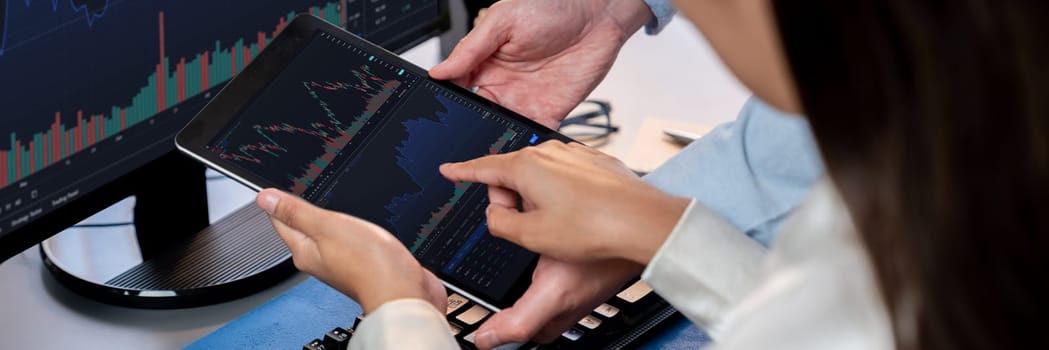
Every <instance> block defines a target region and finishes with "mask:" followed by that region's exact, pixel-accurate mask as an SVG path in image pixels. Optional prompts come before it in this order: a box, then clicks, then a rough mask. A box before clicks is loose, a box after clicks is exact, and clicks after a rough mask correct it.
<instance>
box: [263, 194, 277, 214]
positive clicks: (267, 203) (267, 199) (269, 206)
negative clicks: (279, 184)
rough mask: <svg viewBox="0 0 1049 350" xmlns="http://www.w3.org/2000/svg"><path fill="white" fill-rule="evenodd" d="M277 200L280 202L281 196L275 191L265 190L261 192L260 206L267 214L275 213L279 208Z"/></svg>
mask: <svg viewBox="0 0 1049 350" xmlns="http://www.w3.org/2000/svg"><path fill="white" fill-rule="evenodd" d="M277 202H280V197H278V196H277V195H275V194H273V193H268V192H263V193H260V194H259V206H260V207H262V210H265V211H266V213H267V214H270V215H273V212H274V211H275V210H277Z"/></svg>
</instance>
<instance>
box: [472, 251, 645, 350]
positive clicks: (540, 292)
mask: <svg viewBox="0 0 1049 350" xmlns="http://www.w3.org/2000/svg"><path fill="white" fill-rule="evenodd" d="M641 268H642V267H641V265H638V264H634V263H631V262H629V261H626V260H618V259H610V260H599V261H592V262H587V263H570V262H564V261H560V260H557V259H553V258H550V257H547V256H542V257H540V258H539V263H538V264H537V265H536V267H535V272H534V273H532V285H531V286H529V287H528V290H527V291H525V293H524V295H522V296H521V299H518V300H517V302H515V303H514V306H513V307H510V308H507V309H503V311H501V312H499V313H497V314H495V315H494V316H492V317H491V318H489V319H488V320H487V321H485V323H484V324H483V325H481V327H480V328H479V329H478V330H477V337H476V341H477V347H478V348H481V349H490V348H493V347H496V346H499V345H502V344H506V343H523V342H527V341H529V340H534V341H537V342H540V343H549V342H552V341H554V340H556V339H557V337H558V336H560V335H561V333H563V332H564V331H565V330H566V329H568V328H569V327H571V326H572V325H574V324H576V322H579V320H581V319H583V317H584V316H586V315H588V314H590V311H591V310H593V309H594V308H595V307H597V306H598V305H601V303H602V302H604V301H605V300H608V298H611V297H612V295H614V294H615V293H616V292H618V291H619V290H620V289H621V288H622V287H623V285H624V284H625V283H626V282H627V281H629V280H630V279H631V278H632V277H635V276H637V275H638V274H640V273H641Z"/></svg>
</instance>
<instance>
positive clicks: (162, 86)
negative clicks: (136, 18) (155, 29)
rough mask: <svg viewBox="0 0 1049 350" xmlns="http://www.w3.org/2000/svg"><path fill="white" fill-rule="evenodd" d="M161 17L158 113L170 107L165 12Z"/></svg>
mask: <svg viewBox="0 0 1049 350" xmlns="http://www.w3.org/2000/svg"><path fill="white" fill-rule="evenodd" d="M159 16H160V18H159V23H160V63H157V72H156V73H157V112H162V111H164V108H166V107H167V105H168V104H167V101H166V100H165V97H166V96H167V89H166V87H167V75H168V72H165V71H164V70H165V69H164V68H165V67H164V60H165V59H166V58H167V55H166V53H165V52H164V12H163V11H161V12H160V14H159Z"/></svg>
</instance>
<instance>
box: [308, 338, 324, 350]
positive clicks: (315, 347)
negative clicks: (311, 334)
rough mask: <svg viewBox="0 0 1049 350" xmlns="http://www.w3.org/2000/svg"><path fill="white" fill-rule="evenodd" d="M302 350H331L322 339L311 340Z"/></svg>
mask: <svg viewBox="0 0 1049 350" xmlns="http://www.w3.org/2000/svg"><path fill="white" fill-rule="evenodd" d="M302 350H329V349H328V348H327V347H325V346H324V343H323V342H321V340H320V339H314V340H311V341H310V342H309V343H306V345H303V346H302Z"/></svg>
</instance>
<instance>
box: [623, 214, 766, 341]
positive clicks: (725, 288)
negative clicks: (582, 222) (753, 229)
mask: <svg viewBox="0 0 1049 350" xmlns="http://www.w3.org/2000/svg"><path fill="white" fill-rule="evenodd" d="M765 252H766V249H765V247H763V246H762V245H760V244H758V243H757V242H755V241H754V240H753V239H751V238H750V237H747V236H746V235H745V234H743V232H741V231H740V230H739V229H737V228H736V227H735V226H733V225H732V224H730V223H728V222H727V221H725V220H724V219H722V218H721V217H720V216H719V215H717V214H716V213H714V212H713V211H711V210H710V209H708V208H706V207H704V206H703V205H702V204H700V203H699V202H697V201H695V200H693V201H692V203H691V204H689V206H688V209H686V210H685V214H684V215H682V217H681V219H680V221H678V224H677V226H675V227H674V230H673V232H671V233H670V236H669V237H667V240H666V241H665V242H663V246H662V247H661V248H660V249H659V251H658V252H657V253H656V255H655V256H654V257H653V258H652V261H651V262H650V263H649V264H648V267H647V268H646V269H645V272H644V273H643V274H642V275H641V278H642V279H643V280H644V281H645V282H646V283H648V284H649V285H650V286H652V289H653V290H655V291H656V292H657V293H658V294H659V295H660V296H662V297H663V298H664V299H666V300H667V301H668V302H670V304H671V305H673V306H674V307H675V308H677V309H678V311H680V312H681V313H682V314H684V315H685V317H688V319H689V320H691V321H692V322H694V323H696V324H698V325H700V326H702V327H703V328H704V329H705V330H706V331H707V333H708V334H709V335H710V336H711V337H713V338H714V339H717V338H718V333H719V326H720V324H721V321H722V318H723V317H724V314H725V313H726V312H727V311H728V310H729V309H731V308H732V307H733V306H734V305H736V304H737V303H739V302H740V301H741V300H742V299H743V298H744V297H745V296H746V295H747V294H749V293H750V292H751V291H752V290H753V289H754V288H755V286H757V285H758V283H759V282H760V281H761V278H762V273H763V257H764V255H765Z"/></svg>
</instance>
